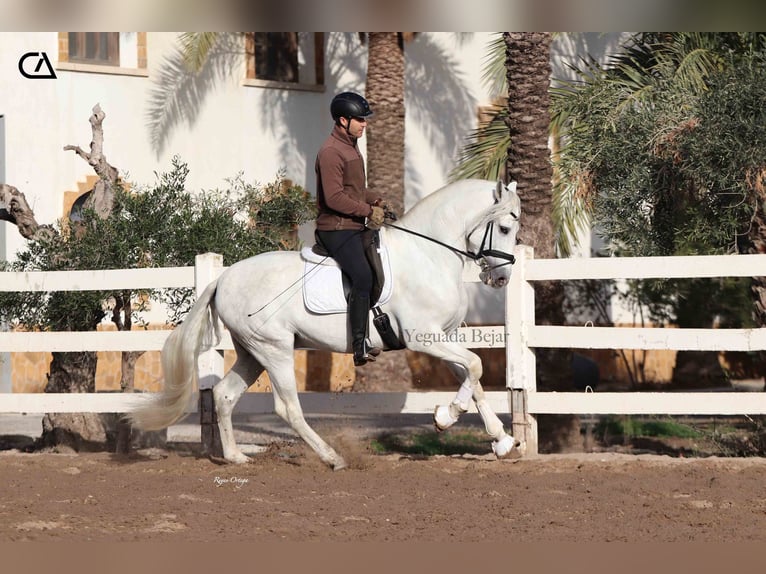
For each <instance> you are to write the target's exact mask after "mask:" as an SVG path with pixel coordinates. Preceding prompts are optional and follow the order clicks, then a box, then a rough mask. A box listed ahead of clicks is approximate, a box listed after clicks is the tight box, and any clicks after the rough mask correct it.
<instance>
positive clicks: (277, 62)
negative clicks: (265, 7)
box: [245, 32, 324, 91]
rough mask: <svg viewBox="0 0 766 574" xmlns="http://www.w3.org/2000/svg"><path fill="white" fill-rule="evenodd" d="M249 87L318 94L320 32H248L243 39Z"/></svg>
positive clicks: (321, 56) (321, 66) (320, 86)
mask: <svg viewBox="0 0 766 574" xmlns="http://www.w3.org/2000/svg"><path fill="white" fill-rule="evenodd" d="M245 38H246V40H245V43H246V46H245V48H246V54H247V78H246V81H245V83H246V84H247V85H251V86H261V87H276V88H287V89H290V88H292V89H307V90H317V91H319V90H322V89H323V85H324V34H323V33H322V32H250V33H248V34H247V35H246V36H245Z"/></svg>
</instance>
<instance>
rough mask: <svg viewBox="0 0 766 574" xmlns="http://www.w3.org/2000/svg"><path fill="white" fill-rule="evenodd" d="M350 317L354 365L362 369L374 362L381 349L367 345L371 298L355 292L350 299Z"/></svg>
mask: <svg viewBox="0 0 766 574" xmlns="http://www.w3.org/2000/svg"><path fill="white" fill-rule="evenodd" d="M348 317H349V322H350V324H351V348H352V349H353V351H354V365H356V366H357V367H360V366H362V365H364V364H365V363H367V362H368V361H374V360H375V357H377V356H378V355H379V354H380V349H378V348H377V347H370V346H368V344H367V327H368V324H369V318H370V297H369V295H360V294H358V293H355V292H354V291H352V292H351V294H350V295H349V297H348Z"/></svg>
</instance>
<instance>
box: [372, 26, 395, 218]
mask: <svg viewBox="0 0 766 574" xmlns="http://www.w3.org/2000/svg"><path fill="white" fill-rule="evenodd" d="M368 42H369V56H368V64H367V89H366V97H367V100H368V101H369V102H370V107H371V108H372V111H373V112H374V115H373V116H372V118H371V119H370V122H369V124H368V126H367V168H368V169H367V173H368V178H367V179H368V184H367V185H368V187H369V189H371V190H373V191H375V192H377V193H379V194H380V195H381V197H383V198H384V199H385V201H386V202H387V203H388V205H389V206H390V207H391V209H392V210H393V211H394V212H395V213H397V214H398V215H401V214H402V213H404V50H403V49H402V45H401V42H402V40H401V37H400V34H399V33H397V32H385V33H384V32H371V33H370V34H368Z"/></svg>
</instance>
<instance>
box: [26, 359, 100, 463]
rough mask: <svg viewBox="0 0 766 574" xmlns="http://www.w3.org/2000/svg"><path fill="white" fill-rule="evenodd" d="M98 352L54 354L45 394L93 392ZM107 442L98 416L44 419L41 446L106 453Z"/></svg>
mask: <svg viewBox="0 0 766 574" xmlns="http://www.w3.org/2000/svg"><path fill="white" fill-rule="evenodd" d="M95 380H96V353H95V352H80V353H53V359H52V360H51V374H50V376H49V378H48V384H47V385H46V387H45V392H46V393H92V392H95V390H96V384H95ZM106 441H107V433H106V428H105V426H104V421H103V417H102V416H101V415H99V414H98V413H47V414H46V415H45V416H44V417H43V433H42V436H41V437H40V439H39V446H42V447H59V448H60V447H65V448H71V449H74V450H75V451H81V450H103V448H104V445H105V444H106Z"/></svg>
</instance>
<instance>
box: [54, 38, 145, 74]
mask: <svg viewBox="0 0 766 574" xmlns="http://www.w3.org/2000/svg"><path fill="white" fill-rule="evenodd" d="M56 69H57V70H66V71H71V72H90V73H98V74H119V75H127V76H148V75H149V72H148V70H147V67H146V32H59V57H58V63H57V65H56Z"/></svg>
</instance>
